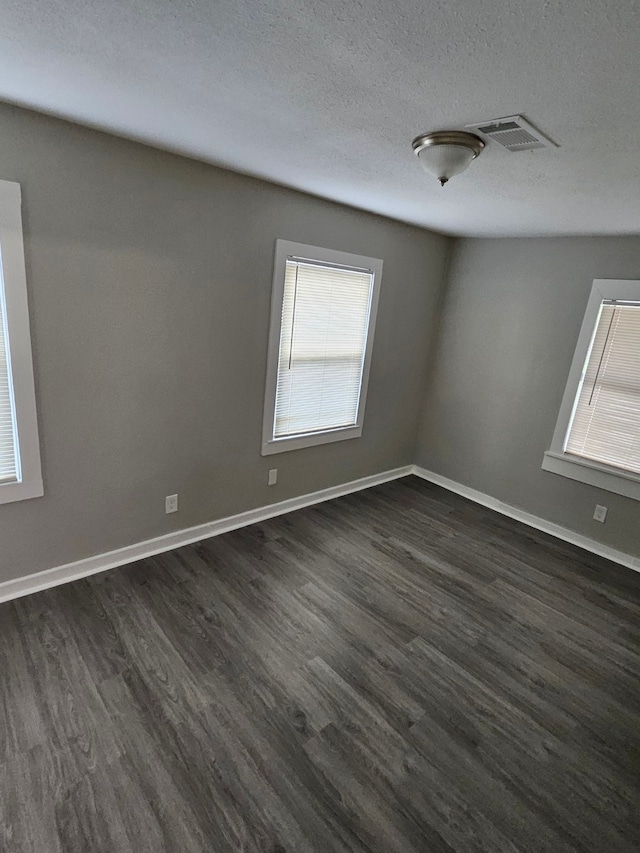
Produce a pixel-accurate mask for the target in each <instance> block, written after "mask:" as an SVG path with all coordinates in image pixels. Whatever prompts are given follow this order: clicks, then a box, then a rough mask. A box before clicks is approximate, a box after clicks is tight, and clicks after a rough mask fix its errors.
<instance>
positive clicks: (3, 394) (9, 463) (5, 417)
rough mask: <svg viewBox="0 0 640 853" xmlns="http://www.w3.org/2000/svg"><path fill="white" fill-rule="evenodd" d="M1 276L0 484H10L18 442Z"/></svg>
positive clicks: (15, 474)
mask: <svg viewBox="0 0 640 853" xmlns="http://www.w3.org/2000/svg"><path fill="white" fill-rule="evenodd" d="M1 275H2V272H1V268H0V483H10V482H13V481H15V480H16V479H17V471H16V448H15V444H16V442H15V426H14V419H13V399H12V393H11V382H10V379H11V377H10V376H9V354H8V343H9V341H8V337H7V324H6V315H5V307H4V299H3V293H2V278H1Z"/></svg>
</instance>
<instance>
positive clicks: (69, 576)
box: [0, 465, 413, 602]
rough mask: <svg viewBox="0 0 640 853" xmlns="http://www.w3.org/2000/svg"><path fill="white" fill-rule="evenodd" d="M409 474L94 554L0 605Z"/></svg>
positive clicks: (0, 594)
mask: <svg viewBox="0 0 640 853" xmlns="http://www.w3.org/2000/svg"><path fill="white" fill-rule="evenodd" d="M412 472H413V466H412V465H405V466H404V467H403V468H394V469H393V470H391V471H383V472H382V473H381V474H373V475H372V476H370V477H362V478H361V479H359V480H352V481H351V482H350V483H343V484H342V485H340V486H330V487H329V488H328V489H320V491H317V492H311V493H310V494H306V495H300V497H297V498H289V499H288V500H286V501H280V502H279V503H275V504H270V505H269V506H262V507H258V508H257V509H252V510H249V511H248V512H240V513H238V514H237V515H230V516H228V517H227V518H221V519H219V520H218V521H209V522H207V523H206V524H199V525H197V526H196V527H188V528H186V529H184V530H176V531H174V532H173V533H166V534H165V535H163V536H158V537H156V538H155V539H147V540H146V541H145V542H138V543H137V544H135V545H127V546H126V547H125V548H118V549H117V550H116V551H108V552H107V553H106V554H97V555H96V556H95V557H87V558H86V559H84V560H77V561H76V562H74V563H67V564H66V565H64V566H56V567H55V568H53V569H45V570H44V571H43V572H37V573H35V574H32V575H26V576H25V577H21V578H16V579H15V580H10V581H4V583H0V602H2V601H10V600H11V599H13V598H20V596H22V595H29V594H30V593H33V592H40V591H41V590H44V589H49V588H51V587H54V586H59V585H60V584H63V583H69V581H74V580H78V579H79V578H86V577H88V576H89V575H95V574H97V573H98V572H104V571H106V570H107V569H115V568H117V567H118V566H124V565H126V564H127V563H133V562H135V561H136V560H143V559H144V558H145V557H153V556H154V554H162V553H163V552H165V551H171V550H173V549H174V548H179V547H180V546H182V545H190V544H191V543H193V542H198V541H200V540H201V539H208V538H209V537H211V536H218V535H220V534H221V533H227V532H228V531H230V530H237V529H238V528H239V527H247V525H249V524H255V523H256V522H257V521H265V520H266V519H268V518H274V517H275V516H277V515H283V514H284V513H287V512H292V511H293V510H296V509H302V508H303V507H305V506H311V505H312V504H317V503H321V502H322V501H328V500H331V499H332V498H338V497H341V496H342V495H348V494H351V493H352V492H357V491H360V489H368V488H370V487H371V486H377V485H379V484H380V483H386V482H388V481H389V480H396V479H398V478H399V477H406V476H407V475H408V474H411V473H412Z"/></svg>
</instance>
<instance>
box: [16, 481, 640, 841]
mask: <svg viewBox="0 0 640 853" xmlns="http://www.w3.org/2000/svg"><path fill="white" fill-rule="evenodd" d="M0 638H1V643H0V712H1V713H2V717H1V720H0V722H1V726H0V786H1V790H0V850H2V853H23V852H24V853H130V852H131V853H133V851H135V853H164V851H175V853H192V851H193V852H194V853H195V851H197V853H204V851H207V853H226V851H246V853H254V851H255V853H257V852H258V851H261V853H307V851H309V853H310V851H313V853H342V851H351V853H356V852H357V853H362V851H380V853H393V852H394V851H397V853H463V851H464V853H466V851H487V853H502V851H505V853H507V851H508V853H517V851H540V852H541V851H549V853H570V851H585V852H586V851H589V853H594V851H597V853H622V851H625V853H631V851H638V850H639V849H640V809H639V805H640V784H639V783H640V574H636V573H634V572H632V571H630V570H628V569H624V568H621V567H617V566H615V565H613V564H610V563H608V562H607V561H605V560H602V559H599V558H597V557H594V556H591V555H589V554H587V553H586V552H583V551H580V550H579V549H576V548H573V547H572V546H569V545H566V544H563V543H561V542H558V541H556V540H553V539H551V538H550V537H548V536H546V535H545V534H542V533H538V532H536V531H533V530H531V529H529V528H526V527H524V526H522V525H519V524H518V523H516V522H513V521H511V520H509V519H506V518H503V517H502V516H499V515H497V514H495V513H492V512H490V511H489V510H485V509H483V508H482V507H479V506H477V505H475V504H472V503H470V502H468V501H465V500H464V499H462V498H460V497H457V496H455V495H452V494H450V493H448V492H445V491H444V490H442V489H439V488H438V487H436V486H432V485H429V484H427V483H424V482H422V481H420V480H417V479H415V478H412V477H409V478H406V479H404V480H399V481H395V482H393V483H388V484H386V485H384V486H379V487H376V488H373V489H370V490H368V491H365V492H359V493H357V494H354V495H350V496H348V497H344V498H340V499H338V500H334V501H331V502H329V503H325V504H322V505H319V506H317V507H313V508H309V509H305V510H301V511H299V512H296V513H292V514H290V515H287V516H283V517H280V518H277V519H272V520H270V521H267V522H265V523H263V524H258V525H255V526H253V527H250V528H246V529H244V530H240V531H237V532H235V533H229V534H226V535H224V536H220V537H218V538H216V539H209V540H207V541H205V542H202V543H199V544H197V545H194V546H189V547H185V548H181V549H179V550H176V551H173V552H171V553H169V554H165V555H162V556H159V557H156V558H153V559H149V560H144V561H141V562H139V563H136V564H134V565H131V566H127V567H125V568H122V569H119V570H116V571H112V572H109V573H106V574H103V575H100V576H95V577H93V578H90V579H87V580H83V581H79V582H76V583H73V584H70V585H67V586H64V587H59V588H57V589H54V590H50V591H48V592H45V593H40V594H38V595H34V596H32V597H29V598H23V599H19V600H17V601H15V602H11V603H9V604H4V605H2V606H0Z"/></svg>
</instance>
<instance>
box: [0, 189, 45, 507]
mask: <svg viewBox="0 0 640 853" xmlns="http://www.w3.org/2000/svg"><path fill="white" fill-rule="evenodd" d="M21 208H22V194H21V192H20V184H16V183H14V182H13V181H2V180H0V265H1V266H0V275H1V278H0V299H2V300H3V306H4V312H3V313H4V315H5V331H6V333H7V341H8V346H7V350H8V366H9V388H10V389H11V391H12V395H13V408H14V426H15V436H16V463H17V465H16V467H17V472H16V474H17V479H16V481H13V482H10V483H3V484H1V485H0V504H5V503H11V502H12V501H22V500H25V499H27V498H36V497H40V496H41V495H43V494H44V490H43V486H42V469H41V463H40V441H39V438H38V419H37V413H36V395H35V387H34V382H33V362H32V356H31V332H30V329H29V307H28V302H27V277H26V273H25V264H24V242H23V237H22V212H21Z"/></svg>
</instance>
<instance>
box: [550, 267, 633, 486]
mask: <svg viewBox="0 0 640 853" xmlns="http://www.w3.org/2000/svg"><path fill="white" fill-rule="evenodd" d="M605 299H619V300H626V301H629V302H640V281H628V280H623V279H602V278H598V279H595V280H594V282H593V286H592V288H591V295H590V296H589V301H588V303H587V310H586V311H585V315H584V320H583V321H582V328H581V329H580V336H579V337H578V343H577V346H576V351H575V354H574V356H573V362H572V364H571V370H570V371H569V378H568V379H567V385H566V388H565V392H564V396H563V398H562V404H561V406H560V413H559V415H558V421H557V423H556V428H555V431H554V433H553V439H552V441H551V447H550V448H549V450H548V451H547V452H546V453H545V454H544V459H543V461H542V468H543V469H544V470H545V471H551V472H552V473H553V474H560V476H562V477H568V478H569V479H571V480H579V481H580V482H582V483H588V484H589V485H591V486H597V487H598V488H600V489H605V490H606V491H609V492H616V493H617V494H619V495H624V496H625V497H628V498H633V499H634V500H640V475H638V474H635V473H633V472H631V471H623V470H621V469H620V468H614V467H613V466H611V465H605V464H603V463H600V462H595V461H593V460H590V459H583V458H581V457H579V456H575V455H573V454H569V453H565V451H564V447H565V443H566V440H567V435H568V432H569V427H570V425H571V420H572V416H573V410H574V406H575V403H576V400H577V396H578V390H579V388H580V383H581V382H582V372H583V370H584V367H585V364H586V361H587V357H588V355H589V352H590V349H591V346H592V343H593V338H594V335H595V331H596V325H597V322H598V318H599V316H600V306H601V305H602V302H603V300H605Z"/></svg>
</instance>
